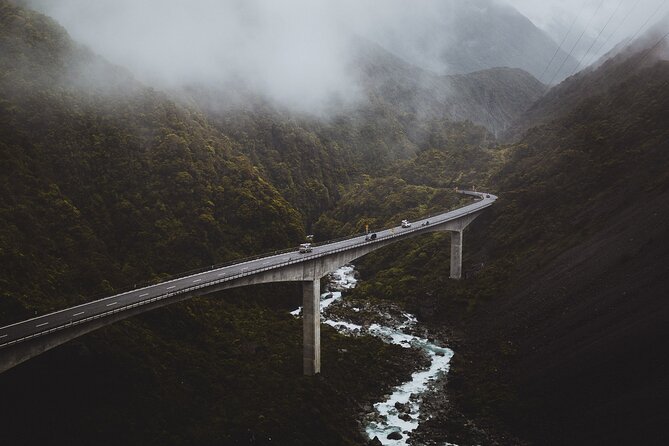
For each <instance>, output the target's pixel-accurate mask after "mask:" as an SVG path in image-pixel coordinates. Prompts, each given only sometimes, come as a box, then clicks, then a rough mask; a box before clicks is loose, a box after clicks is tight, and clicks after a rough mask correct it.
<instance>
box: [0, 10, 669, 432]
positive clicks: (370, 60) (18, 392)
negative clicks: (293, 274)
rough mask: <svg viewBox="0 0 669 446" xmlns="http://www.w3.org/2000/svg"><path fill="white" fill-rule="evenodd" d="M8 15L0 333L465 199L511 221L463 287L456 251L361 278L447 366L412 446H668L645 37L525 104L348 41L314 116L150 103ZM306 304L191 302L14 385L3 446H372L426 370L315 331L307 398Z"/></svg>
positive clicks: (219, 102)
mask: <svg viewBox="0 0 669 446" xmlns="http://www.w3.org/2000/svg"><path fill="white" fill-rule="evenodd" d="M23 3H25V2H12V1H9V0H0V56H1V57H0V160H1V162H0V264H2V265H3V267H4V268H3V272H2V273H1V274H0V324H5V323H10V322H14V321H17V320H20V319H22V318H27V317H30V316H32V315H35V314H41V313H45V312H48V311H51V310H54V309H58V308H62V307H64V306H66V305H71V304H75V303H77V302H81V301H83V300H88V299H92V298H93V297H94V296H96V295H109V294H111V293H113V292H114V291H117V290H119V289H121V288H124V287H128V286H130V287H132V286H136V285H138V284H140V283H142V282H144V281H147V280H148V281H155V280H159V279H162V278H166V277H168V276H169V275H170V274H176V273H181V272H184V271H186V270H189V269H193V268H203V267H205V268H206V267H209V266H211V265H213V264H215V263H218V262H223V261H227V260H231V259H236V258H240V257H242V256H245V255H250V254H257V253H260V252H266V251H269V250H272V249H277V248H286V247H290V246H295V245H296V244H297V243H300V242H301V241H303V240H304V236H305V234H306V233H314V234H315V235H316V238H317V239H320V240H324V239H327V238H331V237H339V236H345V235H349V234H351V233H355V232H360V231H361V230H363V228H364V227H365V225H370V227H371V229H373V230H375V229H377V228H382V227H385V226H388V225H390V224H397V223H398V220H400V219H404V218H409V219H413V218H417V217H419V216H425V215H430V214H432V213H434V212H439V211H443V210H444V209H445V208H450V207H454V206H457V205H459V204H461V203H463V202H464V201H465V200H464V199H463V198H462V197H461V196H458V195H456V194H455V193H454V192H453V189H454V188H455V187H458V186H459V187H478V188H480V189H485V190H490V191H491V192H493V193H496V194H497V195H499V196H500V199H499V201H498V202H496V204H495V206H493V207H491V208H490V209H489V210H487V211H486V212H485V213H484V214H483V215H482V216H480V217H479V218H478V219H477V220H476V221H475V222H474V223H473V224H472V226H471V227H470V228H469V229H468V230H467V231H466V232H465V238H464V246H465V249H464V253H465V259H464V270H463V271H464V276H465V277H464V279H463V280H462V281H452V280H450V279H448V276H449V274H448V270H449V256H450V246H449V238H448V235H447V234H432V235H425V236H423V237H418V238H415V239H412V240H409V241H405V242H402V243H398V244H397V245H394V246H391V247H388V248H385V249H384V250H381V251H378V252H375V253H373V254H370V255H368V256H366V257H365V258H364V259H363V260H362V261H360V262H358V263H357V264H356V266H357V267H358V269H359V271H360V272H361V274H362V278H363V281H362V283H361V285H360V286H359V287H358V288H357V289H356V290H355V291H354V292H353V293H352V296H351V297H352V298H353V299H364V300H366V301H370V302H374V301H375V302H378V301H384V302H385V301H391V302H393V303H397V304H400V305H401V306H402V308H404V309H406V310H407V311H410V312H413V313H415V314H417V316H418V317H419V319H420V321H421V323H424V324H426V326H427V327H429V329H430V330H431V331H430V336H433V337H435V338H437V339H439V340H440V341H441V342H442V343H443V344H444V345H448V346H450V347H452V348H453V349H454V350H455V351H456V356H455V357H454V360H453V363H452V369H451V372H450V373H449V375H448V385H447V387H446V389H447V390H445V392H447V395H445V396H442V398H443V399H444V400H445V401H446V403H447V404H446V403H444V404H446V405H447V406H448V409H443V410H441V409H440V410H435V411H434V413H433V414H432V415H433V416H431V417H426V418H429V420H428V419H426V420H425V422H424V423H423V424H421V427H420V428H419V429H418V434H417V436H416V437H414V438H415V439H414V440H412V441H414V442H420V441H421V440H419V439H420V438H421V435H425V436H426V437H425V438H428V439H429V441H437V440H439V441H442V440H443V438H442V437H439V438H437V437H434V436H433V437H430V435H434V432H438V433H439V432H441V431H442V430H443V429H444V426H449V427H450V426H452V425H453V419H452V418H449V417H452V416H453V413H454V412H458V413H462V414H465V415H464V416H466V419H467V420H475V423H474V422H472V421H466V423H465V422H463V426H465V425H466V428H465V427H463V426H460V428H461V430H462V431H466V430H469V431H472V432H479V431H478V429H479V427H477V426H481V427H483V428H484V429H485V430H486V431H487V432H490V433H492V434H493V435H492V437H495V438H498V439H500V440H499V441H498V443H499V444H517V443H520V444H524V443H523V442H521V441H520V440H517V439H516V438H515V436H519V437H522V438H526V439H527V440H528V441H529V442H530V443H533V444H555V445H562V444H619V443H623V442H627V443H629V444H636V443H644V444H663V443H665V442H666V441H663V440H666V435H665V434H664V432H663V429H664V426H665V425H666V421H669V411H667V410H666V409H662V408H660V409H657V406H656V405H654V404H653V403H663V402H664V401H665V400H666V399H667V398H668V397H669V382H667V376H669V375H667V373H666V370H667V368H668V367H669V363H668V361H667V355H666V353H665V351H664V350H665V349H664V340H666V339H667V338H668V335H669V332H668V331H667V330H668V328H667V327H669V325H668V324H667V323H666V321H667V320H668V319H669V305H667V303H666V299H665V294H666V289H667V288H668V287H669V283H667V277H669V276H667V274H666V273H667V265H669V249H668V245H667V243H666V241H667V240H668V239H669V234H668V233H667V231H668V228H669V225H668V224H667V223H668V222H669V158H667V155H666V154H667V150H669V146H668V144H669V126H668V125H667V120H666V117H667V116H669V88H667V86H668V85H669V63H668V62H667V61H666V60H663V58H662V57H663V54H666V51H667V47H666V45H664V44H663V45H659V44H658V45H655V46H653V45H654V44H655V42H658V40H657V39H658V38H659V37H658V36H654V35H652V34H651V35H650V36H646V37H644V38H643V39H641V40H639V41H637V42H635V43H633V44H632V46H630V47H629V48H627V49H626V50H625V51H623V52H621V53H620V54H619V55H618V56H616V57H614V58H613V59H611V60H609V61H606V62H604V63H602V64H600V65H598V66H597V67H595V68H593V70H590V71H588V72H584V73H581V74H579V75H577V76H575V77H573V78H570V79H568V80H567V81H566V82H564V83H563V84H561V85H559V86H557V87H556V88H554V89H552V90H551V91H549V92H548V93H547V94H546V95H544V96H542V97H539V96H540V95H541V93H542V91H543V89H544V86H543V85H542V84H541V83H540V82H539V81H537V80H536V79H534V78H533V77H532V76H531V75H529V74H528V73H526V72H524V71H521V70H517V69H509V68H494V69H486V70H483V71H478V72H474V73H469V74H463V75H451V76H441V75H436V74H433V73H430V72H428V71H425V70H423V69H421V68H418V67H417V66H416V65H412V64H410V63H408V62H406V61H404V60H402V59H400V58H399V57H398V56H396V55H393V54H391V53H390V52H388V51H386V50H384V49H383V48H381V47H380V46H378V45H376V44H372V43H371V42H369V41H364V40H360V41H359V43H358V50H359V51H358V53H357V54H358V56H357V57H358V58H357V61H356V67H355V69H356V70H357V71H356V73H357V75H358V76H359V80H360V82H361V86H362V87H363V90H364V98H365V100H364V101H362V102H360V103H359V104H357V105H356V106H350V104H349V105H347V107H348V108H345V109H341V108H337V106H336V105H337V104H335V105H334V106H333V110H332V113H329V114H328V113H326V114H325V115H319V114H313V115H310V114H306V113H297V112H295V111H293V110H288V109H285V108H283V107H282V106H280V105H278V104H276V103H273V102H272V101H269V100H268V99H267V98H264V97H262V96H260V95H257V94H255V93H251V92H247V91H235V92H234V93H230V92H229V91H226V89H225V84H221V85H199V84H189V85H182V86H180V87H178V88H174V89H172V90H169V91H168V90H164V91H160V90H156V89H154V88H151V87H148V86H147V85H145V84H143V83H141V82H139V81H137V80H136V79H135V78H134V77H133V76H132V74H130V73H129V72H128V71H126V70H125V69H123V68H121V67H117V66H114V65H112V64H110V63H108V62H106V61H105V60H104V59H102V58H100V57H99V56H97V55H95V54H94V53H93V52H92V51H90V50H89V49H87V48H85V47H83V46H81V45H78V44H77V43H75V42H74V41H72V40H71V39H70V37H69V36H68V34H67V33H66V31H65V30H64V29H63V28H62V27H60V26H59V25H58V24H57V23H55V22H54V21H53V20H51V19H49V18H47V17H45V16H43V15H40V14H38V13H35V12H32V11H30V10H27V9H24V8H22V7H19V6H17V4H23ZM476 3H477V4H483V3H486V4H487V2H476ZM513 17H516V15H513ZM516 18H517V17H516ZM510 23H511V24H518V21H517V20H516V19H513V20H511V21H510ZM520 25H523V23H520ZM520 25H519V26H520ZM525 25H526V24H525ZM482 26H483V25H482ZM491 30H492V32H491V33H490V35H491V36H493V37H495V36H500V35H504V34H505V33H506V32H510V31H509V29H508V26H506V25H505V26H503V27H502V28H496V27H492V28H491ZM461 31H462V32H465V31H468V30H461ZM500 33H501V34H500ZM484 41H485V40H484ZM660 42H661V41H660ZM544 43H545V42H544ZM532 50H533V51H535V50H536V51H539V50H537V49H536V48H534V49H532ZM465 55H466V54H465ZM521 56H522V54H519V55H518V57H521ZM449 57H450V56H449ZM463 57H464V55H463ZM665 59H666V57H665ZM465 62H466V64H465ZM474 62H476V61H471V60H463V61H462V63H463V64H464V65H466V66H470V65H471V64H472V63H474ZM541 66H543V64H541ZM535 101H536V102H535ZM532 103H534V105H532V107H531V108H529V109H528V107H530V105H531V104H532ZM514 122H515V124H513V125H512V123H514ZM502 132H505V134H506V136H505V138H506V142H505V144H502V145H500V144H499V142H498V140H497V139H496V136H497V135H499V134H501V133H502ZM298 288H299V287H298V286H297V285H291V284H287V285H280V286H279V285H273V286H268V287H251V288H244V289H240V290H236V291H229V292H225V293H220V294H218V295H215V296H210V297H208V298H198V299H193V300H192V301H189V302H187V303H183V304H177V305H174V306H171V307H169V308H167V309H163V310H160V311H155V312H151V313H149V314H146V315H144V316H142V317H137V318H132V319H130V320H127V321H124V322H121V323H118V324H114V325H112V326H110V327H107V328H105V329H102V330H99V331H97V332H95V333H92V334H91V335H88V336H85V337H82V338H80V339H78V340H77V341H75V342H71V343H68V344H67V345H65V346H63V347H62V348H59V349H56V350H54V351H51V352H49V353H47V354H45V355H42V356H40V357H38V358H35V359H34V360H31V361H29V362H27V363H25V364H22V365H21V366H19V367H16V368H14V369H12V370H10V371H8V372H6V373H3V374H2V375H0V394H2V395H3V405H2V409H0V432H2V434H0V438H2V439H5V438H7V439H9V442H10V443H11V444H43V443H45V442H53V441H55V440H54V439H57V440H58V441H59V442H63V443H68V444H82V445H83V444H93V443H94V444H110V445H116V444H148V445H151V444H155V445H165V444H168V445H172V444H173V445H181V444H203V445H207V444H211V445H214V444H217V445H218V444H304V445H312V444H328V445H346V444H351V445H353V444H364V443H366V439H365V438H364V436H363V433H362V429H361V424H360V420H361V419H362V418H361V413H362V412H364V411H363V408H364V407H368V406H369V405H370V404H371V403H372V402H374V401H377V400H378V399H379V398H381V397H382V396H383V395H384V394H387V393H388V392H389V390H390V388H391V387H392V385H394V384H397V383H399V382H400V381H402V380H406V379H407V378H408V376H409V375H410V374H411V372H412V371H413V370H414V367H415V366H416V364H419V363H421V361H422V360H423V359H421V356H420V354H419V353H417V351H415V350H413V349H403V348H400V347H398V346H393V345H388V344H384V343H383V342H381V341H380V340H378V339H374V338H370V337H366V336H362V337H353V338H348V337H343V336H341V335H339V334H337V332H335V331H334V330H333V329H331V328H329V327H327V326H324V327H323V334H322V336H323V343H322V345H323V372H322V374H321V375H319V376H316V377H302V376H301V374H300V371H301V323H300V321H299V320H297V319H295V318H293V317H292V316H290V315H289V314H288V310H292V309H294V308H295V307H296V306H297V305H299V296H300V290H299V289H298ZM63 401H67V402H68V404H67V410H63ZM36 402H39V404H36ZM462 419H465V418H462ZM458 420H460V418H458ZM508 431H511V432H513V433H514V434H515V436H514V435H510V436H507V434H506V432H508ZM481 432H482V431H481ZM496 433H499V435H494V434H496ZM457 434H458V433H457V432H456V435H457ZM492 437H489V436H487V434H486V435H483V434H482V435H481V436H479V437H476V436H474V437H471V438H492ZM449 438H451V437H449ZM463 438H467V437H463ZM429 441H427V440H426V442H428V443H429ZM463 441H465V442H458V444H466V440H463ZM471 442H472V443H481V441H476V442H475V441H474V440H472V441H471Z"/></svg>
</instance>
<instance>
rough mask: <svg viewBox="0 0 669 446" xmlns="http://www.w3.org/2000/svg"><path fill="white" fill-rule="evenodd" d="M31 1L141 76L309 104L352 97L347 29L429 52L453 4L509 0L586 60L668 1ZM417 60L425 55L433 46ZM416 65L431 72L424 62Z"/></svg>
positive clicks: (444, 34) (444, 39)
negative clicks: (239, 81) (413, 43)
mask: <svg viewBox="0 0 669 446" xmlns="http://www.w3.org/2000/svg"><path fill="white" fill-rule="evenodd" d="M28 1H29V2H31V3H32V4H33V5H34V6H35V7H36V8H37V9H39V10H41V11H44V12H45V13H46V14H48V15H50V16H52V17H54V18H55V19H56V20H58V21H59V22H60V23H61V24H63V26H65V28H66V29H67V30H68V31H69V32H70V34H71V35H72V36H73V37H74V38H75V39H76V40H78V41H80V42H83V43H85V44H87V45H89V46H90V47H91V48H92V49H93V50H94V51H96V52H98V53H99V54H102V55H103V56H105V57H106V58H108V59H109V60H111V61H112V62H115V63H118V64H121V65H123V66H125V67H128V68H129V69H130V70H131V71H133V72H134V73H135V74H136V75H137V76H139V77H140V78H141V79H142V80H144V81H148V82H154V81H155V82H160V81H167V82H168V83H172V84H177V85H179V84H183V83H188V82H210V81H217V80H221V79H224V80H229V78H230V77H237V78H243V80H244V82H245V83H246V84H247V85H249V86H251V88H254V89H256V91H259V92H262V93H263V94H266V95H267V96H270V97H272V98H274V99H277V100H279V101H282V102H293V103H296V102H297V104H296V105H298V106H299V105H303V106H305V107H306V108H309V107H311V106H312V105H313V104H315V103H321V102H327V101H329V100H330V99H331V98H333V97H343V98H354V97H356V94H357V91H356V88H357V87H356V83H355V82H354V81H352V79H351V73H350V71H349V68H350V66H348V65H347V63H348V61H347V56H348V55H350V54H348V52H350V48H349V44H350V41H349V40H348V38H349V37H350V35H351V34H352V33H357V34H362V35H366V36H367V37H371V38H372V39H374V37H375V36H384V35H385V36H388V35H394V36H400V38H399V39H395V40H398V41H403V40H406V39H405V37H404V36H406V35H407V33H409V34H411V33H412V32H414V33H415V34H416V35H417V36H419V40H420V41H421V42H424V45H423V46H424V48H428V49H429V48H431V46H434V43H435V42H440V45H441V44H449V40H448V39H449V29H451V28H453V27H452V26H450V23H452V22H449V21H452V20H454V19H453V17H457V14H456V13H455V11H456V10H457V8H464V7H465V6H463V5H466V7H467V8H470V9H471V8H479V9H481V10H485V5H486V2H490V1H497V2H502V3H503V2H507V3H510V4H512V5H513V6H514V7H516V8H517V9H518V10H519V11H520V12H521V13H523V14H525V15H526V16H527V17H528V18H529V19H530V20H532V21H533V22H534V23H535V24H536V25H537V26H538V27H539V28H542V29H544V30H545V31H547V32H548V33H549V35H551V37H552V38H553V40H555V41H556V43H558V44H559V43H561V42H562V40H563V38H564V37H565V36H566V35H567V31H568V30H569V29H570V27H572V24H573V25H574V26H573V28H572V29H571V32H570V33H569V35H568V36H567V38H566V40H565V41H564V43H563V45H562V47H563V49H564V50H565V51H566V52H569V51H571V49H572V47H573V55H574V56H575V57H576V59H577V60H580V59H583V63H584V64H587V63H589V62H592V61H593V60H594V58H595V57H596V56H599V55H601V54H603V53H604V52H605V51H607V50H608V49H610V48H611V47H612V46H613V45H615V44H617V43H618V42H620V40H621V39H623V38H624V37H626V36H630V35H633V34H634V33H635V32H637V31H639V30H640V29H642V28H643V29H645V28H647V26H650V25H652V23H653V22H655V21H656V20H657V19H658V18H660V17H661V16H663V15H666V14H667V13H668V12H669V0H469V1H468V0H95V1H91V0H28ZM600 5H601V8H600ZM658 6H661V8H659V9H658ZM649 19H650V21H649V23H648V25H647V26H645V27H642V25H643V24H644V23H645V22H646V21H647V20H649ZM428 24H429V26H428ZM605 26H606V29H604V27H605ZM582 33H583V38H582V39H580V41H579V42H578V45H575V43H576V42H577V40H578V39H579V37H580V36H581V34H582ZM597 36H599V40H598V41H595V39H596V38H597ZM386 40H387V42H391V40H388V39H386ZM382 43H383V42H382ZM435 48H436V49H439V47H438V46H436V47H435ZM387 49H389V50H391V51H392V50H393V48H387ZM422 57H423V58H426V57H427V58H429V57H431V53H430V51H424V54H422ZM416 60H420V58H417V59H416ZM422 66H423V67H426V68H428V69H431V67H430V66H429V61H425V63H424V64H423V65H422ZM437 69H438V65H437ZM574 69H576V67H574ZM556 71H557V70H556ZM300 102H302V104H300Z"/></svg>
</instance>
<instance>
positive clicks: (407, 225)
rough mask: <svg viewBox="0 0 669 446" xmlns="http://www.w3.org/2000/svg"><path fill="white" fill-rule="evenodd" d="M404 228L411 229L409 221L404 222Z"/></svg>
mask: <svg viewBox="0 0 669 446" xmlns="http://www.w3.org/2000/svg"><path fill="white" fill-rule="evenodd" d="M402 227H403V228H410V227H411V222H410V221H409V220H402Z"/></svg>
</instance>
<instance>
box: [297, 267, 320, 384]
mask: <svg viewBox="0 0 669 446" xmlns="http://www.w3.org/2000/svg"><path fill="white" fill-rule="evenodd" d="M302 327H303V343H304V353H303V355H302V361H303V365H304V374H305V375H315V374H317V373H320V372H321V281H320V279H316V280H310V281H308V282H302Z"/></svg>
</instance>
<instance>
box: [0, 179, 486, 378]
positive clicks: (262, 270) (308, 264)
mask: <svg viewBox="0 0 669 446" xmlns="http://www.w3.org/2000/svg"><path fill="white" fill-rule="evenodd" d="M459 192H460V193H463V194H466V195H470V196H472V197H474V198H475V202H474V203H471V204H469V205H467V206H464V207H461V208H459V209H456V210H453V211H450V212H446V213H443V214H440V215H435V216H432V217H429V219H423V220H418V221H415V222H413V223H412V226H411V227H409V228H402V227H395V228H391V229H387V230H383V231H379V232H377V233H376V238H375V239H373V240H366V239H365V236H364V235H359V236H354V237H351V238H347V239H345V240H340V241H334V242H329V243H326V244H322V245H320V246H315V247H314V248H313V251H312V252H310V253H303V254H300V253H298V252H296V251H295V250H293V251H291V252H284V253H281V254H273V255H268V256H265V257H258V258H255V259H253V260H241V261H239V262H238V263H234V264H232V265H229V266H225V267H218V268H215V269H211V270H207V271H204V272H200V273H197V274H193V275H189V276H186V277H180V278H177V279H172V280H169V281H166V282H162V283H158V284H155V285H151V286H148V287H144V288H139V289H134V290H132V291H128V292H124V293H121V294H117V295H114V296H111V297H106V298H104V299H100V300H96V301H93V302H88V303H85V304H82V305H78V306H75V307H71V308H67V309H64V310H60V311H56V312H54V313H50V314H46V315H43V316H39V317H36V318H33V319H29V320H26V321H22V322H18V323H15V324H12V325H8V326H5V327H1V328H0V372H3V371H5V370H7V369H10V368H12V367H14V366H16V365H18V364H20V363H22V362H24V361H27V360H28V359H30V358H33V357H35V356H37V355H39V354H41V353H44V352H45V351H47V350H50V349H52V348H54V347H57V346H59V345H61V344H63V343H65V342H67V341H69V340H71V339H75V338H77V337H79V336H83V335H84V334H86V333H89V332H91V331H93V330H96V329H98V328H101V327H104V326H106V325H109V324H113V323H114V322H117V321H120V320H123V319H126V318H129V317H132V316H135V315H137V314H140V313H144V312H146V311H150V310H153V309H156V308H161V307H164V306H166V305H170V304H172V303H175V302H180V301H183V300H185V299H189V298H191V297H195V296H202V295H205V294H209V293H214V292H217V291H221V290H226V289H229V288H237V287H242V286H248V285H255V284H260V283H269V282H286V281H297V282H302V296H303V297H302V299H303V309H302V315H303V316H302V318H303V331H304V355H303V358H304V374H305V375H313V374H316V373H319V372H320V368H321V356H320V353H321V352H320V294H321V292H320V280H321V278H322V277H323V276H325V275H326V274H328V273H330V272H332V271H334V270H336V269H337V268H339V267H340V266H342V265H345V264H346V263H348V262H351V261H352V260H354V259H357V258H359V257H362V256H364V255H365V254H368V253H370V252H372V251H375V250H377V249H379V248H382V247H384V246H387V245H389V244H391V243H395V242H397V241H400V240H405V239H407V238H410V237H414V236H417V235H420V234H424V233H426V232H436V231H448V232H450V233H451V271H450V277H451V278H453V279H459V278H460V276H461V272H462V232H463V230H464V229H465V228H466V227H467V226H468V225H469V224H470V223H471V222H472V221H473V220H474V219H475V218H476V217H477V216H478V215H479V214H480V213H481V212H482V211H483V210H484V209H486V208H488V207H489V206H491V205H492V204H493V203H494V202H495V200H496V199H497V197H496V196H495V195H492V194H486V193H480V192H470V191H459ZM428 220H429V224H426V223H427V221H428Z"/></svg>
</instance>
